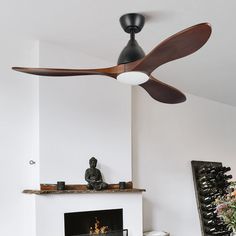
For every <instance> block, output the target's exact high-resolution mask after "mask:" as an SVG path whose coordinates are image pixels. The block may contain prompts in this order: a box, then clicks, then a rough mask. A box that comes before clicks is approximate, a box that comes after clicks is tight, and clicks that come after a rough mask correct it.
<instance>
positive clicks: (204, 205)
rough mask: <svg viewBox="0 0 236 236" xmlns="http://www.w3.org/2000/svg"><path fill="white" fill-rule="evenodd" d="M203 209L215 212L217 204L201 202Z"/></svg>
mask: <svg viewBox="0 0 236 236" xmlns="http://www.w3.org/2000/svg"><path fill="white" fill-rule="evenodd" d="M201 209H202V211H207V212H209V211H211V212H214V211H215V210H216V206H215V205H214V204H213V203H210V204H201Z"/></svg>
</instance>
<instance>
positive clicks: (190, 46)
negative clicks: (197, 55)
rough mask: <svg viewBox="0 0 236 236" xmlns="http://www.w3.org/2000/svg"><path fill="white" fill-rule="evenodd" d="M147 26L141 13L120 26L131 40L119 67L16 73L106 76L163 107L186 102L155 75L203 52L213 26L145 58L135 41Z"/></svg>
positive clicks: (190, 31)
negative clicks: (134, 87)
mask: <svg viewBox="0 0 236 236" xmlns="http://www.w3.org/2000/svg"><path fill="white" fill-rule="evenodd" d="M144 23H145V17H144V16H143V15H141V14H137V13H129V14H125V15H123V16H121V18H120V24H121V26H122V28H123V29H124V31H125V32H126V33H129V34H130V40H129V42H128V44H127V45H126V47H125V48H124V49H123V50H122V52H121V54H120V56H119V59H118V64H117V65H116V66H113V67H109V68H98V69H55V68H54V69H53V68H27V67H12V69H13V70H16V71H20V72H24V73H28V74H34V75H40V76H81V75H105V76H109V77H112V78H114V79H117V80H118V81H120V82H124V83H128V84H131V85H139V86H141V87H142V88H144V89H145V90H146V91H147V92H148V93H149V95H150V96H151V97H152V98H154V99H155V100H157V101H159V102H163V103H169V104H175V103H181V102H184V101H185V100H186V97H185V95H184V94H183V93H182V92H180V91H179V90H177V89H176V88H174V87H172V86H170V85H167V84H165V83H163V82H161V81H159V80H157V79H155V78H154V77H153V76H152V75H151V74H152V72H153V71H154V70H155V69H156V68H157V67H159V66H161V65H163V64H165V63H167V62H169V61H173V60H176V59H179V58H182V57H185V56H188V55H190V54H192V53H194V52H196V51H197V50H198V49H200V48H201V47H202V46H203V45H204V44H205V43H206V42H207V40H208V39H209V37H210V35H211V26H210V24H208V23H201V24H197V25H194V26H192V27H189V28H187V29H185V30H182V31H180V32H178V33H176V34H174V35H172V36H171V37H169V38H167V39H166V40H164V41H163V42H162V43H160V44H159V45H158V46H156V47H155V48H154V49H153V50H152V51H151V52H150V53H149V54H147V55H145V53H144V51H143V50H142V48H141V47H140V46H139V45H138V43H137V41H136V40H135V34H137V33H139V32H140V31H141V30H142V28H143V26H144Z"/></svg>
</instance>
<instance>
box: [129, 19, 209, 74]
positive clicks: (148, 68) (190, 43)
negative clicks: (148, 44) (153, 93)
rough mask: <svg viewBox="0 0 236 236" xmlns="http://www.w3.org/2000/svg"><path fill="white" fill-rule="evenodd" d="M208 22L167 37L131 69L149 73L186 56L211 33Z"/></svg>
mask: <svg viewBox="0 0 236 236" xmlns="http://www.w3.org/2000/svg"><path fill="white" fill-rule="evenodd" d="M211 31H212V30H211V26H210V25H209V24H208V23H201V24H198V25H194V26H192V27H189V28H187V29H185V30H182V31H180V32H179V33H177V34H174V35H173V36H171V37H169V38H167V39H166V40H164V41H163V42H162V43H160V44H159V45H158V46H157V47H155V48H154V49H153V50H152V51H151V52H150V53H149V54H148V55H146V56H145V57H144V58H143V59H141V60H140V61H139V62H138V63H137V65H136V66H134V68H133V70H137V71H143V72H145V73H146V74H148V75H150V74H151V73H152V72H153V71H154V70H155V69H156V68H158V67H159V66H161V65H163V64H165V63H167V62H170V61H173V60H176V59H179V58H182V57H185V56H188V55H190V54H192V53H194V52H196V51H197V50H198V49H200V48H201V47H202V46H203V45H204V44H205V43H206V42H207V40H208V39H209V37H210V35H211Z"/></svg>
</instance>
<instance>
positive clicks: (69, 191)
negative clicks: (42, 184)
mask: <svg viewBox="0 0 236 236" xmlns="http://www.w3.org/2000/svg"><path fill="white" fill-rule="evenodd" d="M145 191H146V190H145V189H136V188H132V189H106V190H101V191H94V190H30V189H29V190H27V189H26V190H24V191H23V193H28V194H37V195H43V194H44V195H46V194H68V193H74V194H75V193H76V194H83V193H139V192H145Z"/></svg>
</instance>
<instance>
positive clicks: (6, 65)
mask: <svg viewBox="0 0 236 236" xmlns="http://www.w3.org/2000/svg"><path fill="white" fill-rule="evenodd" d="M0 52H1V54H0V140H1V142H0V179H1V181H0V189H1V190H0V192H1V194H0V209H1V210H0V235H4V236H12V235H19V236H23V235H34V232H35V224H34V223H35V222H34V215H33V208H34V199H33V198H31V197H29V196H26V195H23V194H22V193H21V192H22V190H23V189H25V188H35V187H36V185H37V181H38V165H34V166H30V165H29V160H30V159H34V160H36V161H37V153H38V152H37V131H38V130H37V99H36V96H35V95H36V94H37V79H36V80H35V79H32V78H29V76H25V75H24V74H20V73H17V72H14V71H12V70H11V67H12V66H26V65H34V66H35V65H37V63H38V61H37V58H38V56H37V55H38V44H37V42H32V41H29V40H20V39H17V40H15V39H12V40H10V39H9V38H7V39H4V36H3V37H2V36H1V44H0Z"/></svg>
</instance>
